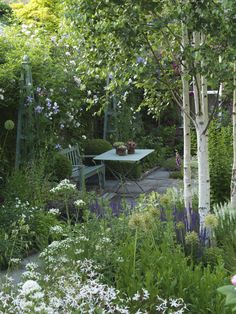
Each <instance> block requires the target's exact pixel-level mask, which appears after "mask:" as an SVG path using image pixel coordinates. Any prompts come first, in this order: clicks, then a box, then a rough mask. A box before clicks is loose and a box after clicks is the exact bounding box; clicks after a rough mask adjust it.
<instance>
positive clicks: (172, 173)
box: [170, 171, 183, 180]
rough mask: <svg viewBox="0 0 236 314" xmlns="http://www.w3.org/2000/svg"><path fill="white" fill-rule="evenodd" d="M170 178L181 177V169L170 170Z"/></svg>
mask: <svg viewBox="0 0 236 314" xmlns="http://www.w3.org/2000/svg"><path fill="white" fill-rule="evenodd" d="M170 179H181V180H182V179H183V172H182V171H172V172H171V173H170Z"/></svg>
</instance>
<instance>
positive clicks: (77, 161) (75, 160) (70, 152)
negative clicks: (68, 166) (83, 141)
mask: <svg viewBox="0 0 236 314" xmlns="http://www.w3.org/2000/svg"><path fill="white" fill-rule="evenodd" d="M60 153H61V154H62V155H65V156H66V157H67V158H68V159H69V160H70V161H71V163H72V166H77V165H82V160H81V157H80V153H79V148H78V146H77V145H76V146H73V147H71V148H66V149H63V150H61V151H60Z"/></svg>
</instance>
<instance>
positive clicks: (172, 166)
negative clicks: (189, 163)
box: [162, 157, 179, 171]
mask: <svg viewBox="0 0 236 314" xmlns="http://www.w3.org/2000/svg"><path fill="white" fill-rule="evenodd" d="M162 167H163V168H165V169H166V170H169V171H176V170H179V169H178V167H177V165H176V160H175V157H171V158H168V159H166V160H164V161H163V162H162Z"/></svg>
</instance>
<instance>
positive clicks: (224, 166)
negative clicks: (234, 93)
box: [209, 121, 233, 204]
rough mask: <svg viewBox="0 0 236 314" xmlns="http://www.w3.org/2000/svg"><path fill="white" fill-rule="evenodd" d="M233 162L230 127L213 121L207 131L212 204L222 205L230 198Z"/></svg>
mask: <svg viewBox="0 0 236 314" xmlns="http://www.w3.org/2000/svg"><path fill="white" fill-rule="evenodd" d="M232 160H233V148H232V127H231V126H221V125H220V123H219V122H217V121H213V122H212V123H211V125H210V129H209V161H210V180H211V199H212V203H213V204H216V203H224V202H226V201H227V200H229V197H230V180H231V169H232Z"/></svg>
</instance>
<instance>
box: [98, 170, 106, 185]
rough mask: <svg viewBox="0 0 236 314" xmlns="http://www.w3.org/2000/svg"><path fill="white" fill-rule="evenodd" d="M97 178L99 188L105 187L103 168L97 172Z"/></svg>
mask: <svg viewBox="0 0 236 314" xmlns="http://www.w3.org/2000/svg"><path fill="white" fill-rule="evenodd" d="M98 180H99V187H100V189H104V187H105V173H104V171H103V170H102V171H100V172H99V173H98Z"/></svg>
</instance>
